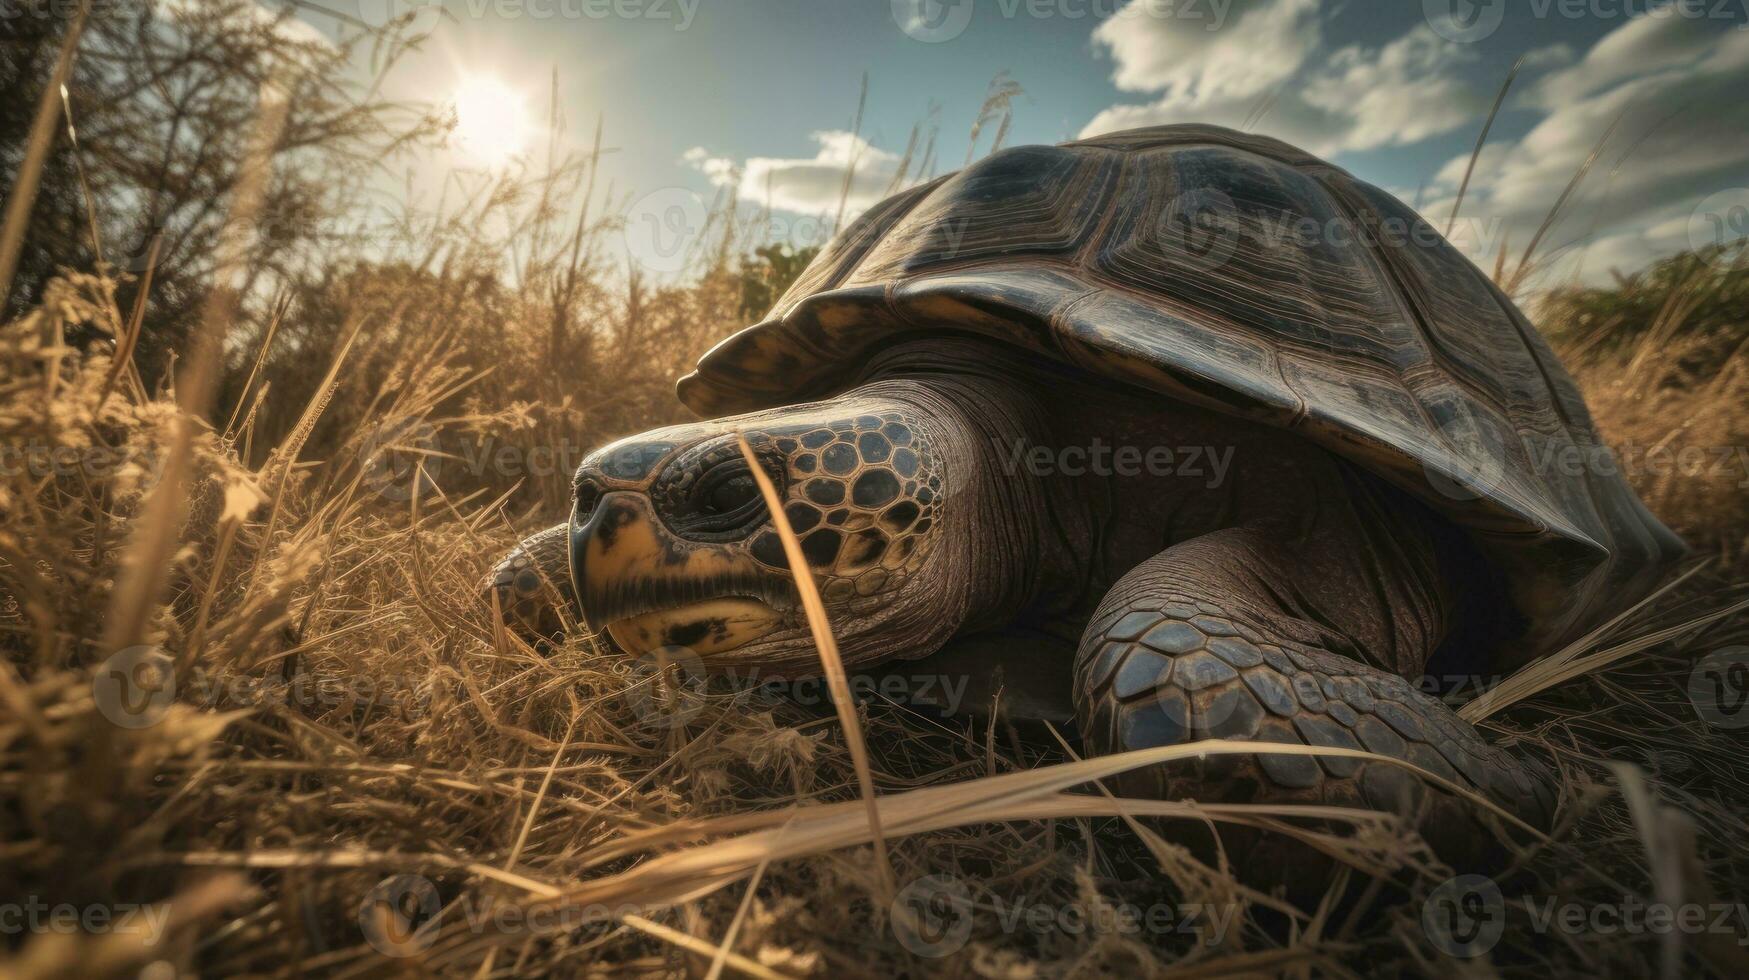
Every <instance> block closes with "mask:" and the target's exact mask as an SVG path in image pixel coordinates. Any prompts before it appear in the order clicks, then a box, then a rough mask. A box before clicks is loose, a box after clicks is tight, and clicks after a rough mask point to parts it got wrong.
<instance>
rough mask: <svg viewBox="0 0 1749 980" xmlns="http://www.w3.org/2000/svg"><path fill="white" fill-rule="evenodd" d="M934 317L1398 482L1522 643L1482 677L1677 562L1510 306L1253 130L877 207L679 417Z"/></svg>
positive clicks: (1626, 598)
mask: <svg viewBox="0 0 1749 980" xmlns="http://www.w3.org/2000/svg"><path fill="white" fill-rule="evenodd" d="M935 331H954V332H960V333H966V334H974V335H979V336H983V337H987V338H993V339H996V340H998V341H1002V342H1006V343H1009V344H1013V345H1015V346H1018V347H1021V348H1024V349H1026V350H1030V351H1033V352H1036V353H1038V354H1042V355H1045V356H1047V357H1050V358H1054V359H1056V360H1058V361H1060V362H1063V363H1066V364H1069V365H1073V366H1075V367H1077V368H1079V369H1081V370H1085V371H1087V372H1089V373H1091V374H1093V375H1095V376H1101V377H1103V378H1106V379H1110V380H1112V381H1114V382H1119V383H1123V384H1126V385H1129V386H1132V387H1134V388H1136V389H1140V391H1141V397H1149V393H1151V394H1152V396H1154V397H1164V398H1165V399H1173V400H1181V401H1185V402H1191V403H1195V404H1198V405H1202V406H1205V407H1209V408H1212V409H1215V410H1217V411H1221V412H1226V413H1230V414H1232V415H1236V416H1241V417H1243V418H1246V419H1251V420H1255V421H1258V422H1263V423H1266V424H1269V425H1274V426H1279V427H1281V428H1283V429H1291V430H1293V431H1295V432H1298V433H1302V434H1303V435H1304V436H1305V438H1307V439H1310V440H1312V441H1313V442H1315V443H1317V444H1319V445H1321V446H1323V447H1325V448H1327V449H1329V450H1330V451H1332V452H1334V453H1337V454H1340V455H1341V456H1343V457H1346V458H1348V459H1349V460H1351V461H1353V462H1355V463H1357V464H1359V465H1360V466H1362V467H1364V468H1366V469H1367V470H1369V471H1371V472H1373V473H1375V474H1378V475H1379V476H1381V477H1383V478H1385V479H1386V480H1389V481H1390V482H1392V483H1394V484H1396V485H1397V486H1400V487H1402V488H1404V489H1405V490H1407V491H1409V492H1410V493H1412V494H1414V495H1415V496H1417V497H1418V498H1420V499H1421V500H1423V501H1425V502H1426V503H1428V504H1429V505H1431V506H1432V507H1433V508H1434V509H1435V510H1436V511H1438V512H1440V513H1442V514H1444V515H1446V517H1447V518H1448V519H1450V520H1452V521H1453V522H1455V523H1457V524H1458V525H1460V526H1461V527H1464V528H1466V529H1467V530H1468V531H1469V532H1470V533H1471V535H1472V537H1473V538H1474V540H1475V541H1476V542H1477V543H1478V545H1479V547H1480V549H1481V550H1482V552H1483V553H1484V554H1485V555H1486V556H1487V558H1488V559H1489V560H1490V561H1491V562H1493V563H1494V564H1495V565H1496V566H1497V567H1498V568H1499V569H1500V570H1501V571H1502V572H1503V573H1504V575H1505V577H1506V581H1507V582H1508V584H1509V591H1510V595H1511V596H1512V598H1513V600H1514V602H1515V603H1516V604H1517V606H1518V608H1519V611H1520V612H1521V613H1522V614H1523V615H1524V618H1525V621H1526V632H1525V634H1524V635H1523V637H1522V638H1521V639H1520V640H1519V641H1518V642H1516V643H1514V644H1511V645H1510V648H1509V649H1502V650H1501V651H1500V652H1499V654H1498V656H1497V657H1496V658H1495V662H1496V664H1499V665H1501V666H1506V667H1510V666H1516V665H1518V664H1520V663H1523V662H1524V661H1526V660H1529V659H1531V658H1532V657H1534V656H1536V655H1537V654H1538V653H1541V652H1543V651H1546V650H1548V649H1549V648H1551V647H1552V646H1554V645H1556V644H1559V643H1562V642H1564V641H1568V640H1571V639H1573V638H1574V637H1576V636H1578V635H1580V634H1582V633H1584V632H1585V631H1587V630H1589V629H1591V628H1592V627H1594V626H1596V625H1597V624H1598V623H1600V622H1601V621H1603V620H1604V619H1605V618H1607V617H1608V616H1609V615H1610V614H1611V613H1612V612H1613V611H1619V610H1620V609H1622V608H1624V607H1625V606H1626V605H1627V604H1629V603H1631V602H1633V601H1635V600H1637V599H1639V598H1641V597H1642V596H1644V595H1645V594H1646V593H1647V592H1649V591H1650V590H1651V588H1652V587H1653V586H1654V585H1655V584H1656V582H1657V580H1658V578H1659V577H1660V575H1661V572H1662V570H1663V569H1664V568H1665V567H1666V566H1667V565H1668V564H1669V563H1670V562H1672V561H1674V560H1675V559H1676V558H1678V557H1680V556H1681V555H1682V554H1683V553H1684V547H1683V545H1682V542H1681V541H1680V540H1679V539H1678V538H1677V537H1676V536H1675V535H1674V534H1673V533H1672V532H1671V531H1670V530H1669V529H1667V528H1665V527H1664V526H1663V525H1662V524H1660V523H1659V522H1658V520H1657V518H1655V517H1653V516H1652V514H1651V513H1650V512H1649V511H1648V510H1647V509H1646V508H1645V506H1644V504H1642V503H1641V502H1640V500H1639V498H1638V497H1637V496H1636V495H1635V494H1634V492H1633V490H1632V489H1631V488H1629V486H1628V485H1627V483H1626V482H1625V481H1624V480H1623V479H1622V477H1621V475H1620V473H1619V470H1618V469H1617V468H1616V467H1614V466H1613V465H1609V457H1607V455H1605V453H1606V451H1605V450H1604V449H1603V444H1602V442H1601V440H1600V439H1599V437H1598V435H1597V431H1596V429H1595V427H1594V426H1593V424H1592V421H1591V418H1590V413H1589V412H1588V410H1587V409H1586V406H1585V402H1584V399H1583V398H1582V397H1581V396H1580V394H1579V390H1578V388H1577V387H1576V386H1575V385H1574V383H1573V380H1572V378H1571V377H1570V376H1569V375H1568V374H1567V372H1566V370H1565V369H1564V368H1562V366H1561V364H1560V362H1559V360H1557V359H1556V357H1555V355H1554V354H1553V353H1552V352H1551V351H1550V349H1549V348H1548V346H1547V344H1545V342H1544V341H1543V339H1542V337H1541V336H1540V335H1538V333H1537V331H1536V329H1535V328H1534V327H1533V326H1531V324H1530V323H1529V322H1528V321H1527V320H1526V319H1525V317H1524V315H1523V314H1522V313H1520V312H1519V310H1518V309H1517V308H1516V307H1515V306H1514V305H1513V303H1512V302H1511V300H1509V299H1508V298H1507V297H1506V296H1505V295H1504V294H1502V293H1501V292H1500V291H1499V290H1498V289H1496V288H1495V286H1494V284H1493V283H1492V282H1491V281H1490V280H1489V279H1488V277H1487V276H1485V275H1484V274H1482V273H1481V272H1480V271H1479V270H1478V269H1477V268H1476V267H1475V266H1474V265H1472V264H1471V263H1470V262H1469V261H1468V260H1467V259H1466V258H1464V257H1463V255H1462V254H1460V253H1459V252H1458V251H1457V249H1455V248H1454V247H1452V245H1451V244H1450V243H1449V242H1448V241H1447V240H1446V239H1445V237H1444V236H1443V235H1441V234H1440V233H1439V232H1438V231H1437V230H1436V229H1434V228H1432V227H1430V226H1429V225H1428V224H1427V223H1426V222H1425V221H1424V220H1423V219H1422V218H1420V217H1419V216H1418V215H1417V214H1416V213H1415V212H1414V211H1413V210H1412V209H1410V208H1409V207H1407V206H1406V205H1404V204H1403V203H1402V202H1401V201H1398V200H1397V199H1396V198H1394V197H1392V196H1391V195H1389V194H1387V193H1385V192H1384V191H1381V190H1379V189H1378V188H1376V187H1373V186H1372V185H1370V184H1367V183H1365V182H1363V181H1360V180H1357V179H1355V178H1354V177H1353V176H1351V175H1350V174H1348V173H1347V172H1345V171H1343V170H1342V169H1340V168H1338V167H1335V166H1333V165H1331V164H1329V163H1326V162H1324V161H1322V160H1319V159H1318V158H1316V157H1313V156H1311V155H1309V154H1307V153H1305V152H1303V151H1300V150H1297V149H1295V148H1293V147H1291V146H1289V145H1287V144H1285V143H1282V142H1279V141H1277V140H1273V139H1269V138H1266V137H1260V136H1253V135H1249V134H1244V133H1238V132H1234V131H1232V130H1227V129H1221V128H1217V127H1211V126H1160V127H1153V128H1148V129H1137V130H1131V131H1128V132H1122V133H1114V134H1111V135H1106V136H1099V137H1095V138H1092V139H1086V140H1080V141H1077V142H1073V143H1067V144H1064V145H1061V146H1023V147H1015V148H1012V149H1008V150H1003V151H1001V152H999V153H994V154H992V155H990V156H989V157H986V158H985V159H984V160H982V161H980V162H978V163H976V164H974V165H972V166H970V167H968V168H966V169H965V170H962V171H959V172H958V173H954V174H949V175H947V176H945V177H942V178H940V179H937V180H934V181H932V182H930V183H927V184H924V185H922V186H919V187H915V188H912V189H910V190H907V191H904V192H902V193H899V194H897V195H894V196H893V197H890V198H888V199H887V200H885V201H883V202H881V203H880V204H878V205H876V206H874V207H873V208H871V209H870V210H869V211H868V212H867V213H865V214H864V215H863V216H862V217H861V218H860V219H859V220H858V221H856V222H855V223H854V224H853V225H851V226H850V227H849V228H847V229H846V231H845V232H844V233H843V234H842V235H840V236H839V237H838V238H836V239H835V240H834V241H833V242H832V243H831V244H830V245H829V246H827V247H826V248H825V249H823V250H822V252H821V254H820V255H819V256H818V257H817V258H816V259H815V260H814V261H813V263H812V264H811V265H809V266H808V268H807V269H806V270H805V271H804V272H803V273H802V275H801V276H800V278H799V279H798V280H797V281H796V283H795V284H794V285H793V286H792V287H791V288H790V290H789V291H788V292H787V293H785V295H784V297H783V298H782V299H781V300H779V301H778V303H777V306H776V308H775V309H774V310H773V311H772V313H771V315H770V317H769V318H768V319H766V320H765V321H764V322H762V323H759V324H757V325H755V326H752V327H748V328H747V329H745V330H742V331H741V332H739V333H736V334H735V335H733V336H731V337H729V338H728V339H726V340H724V341H723V342H722V343H720V344H718V345H717V346H716V347H715V348H714V349H713V350H711V351H710V352H709V353H707V354H706V355H705V356H704V357H703V358H701V359H700V360H699V363H698V368H697V370H696V371H695V372H694V373H692V374H690V375H687V376H686V377H685V378H683V379H681V381H680V385H679V394H680V397H681V400H682V401H684V402H685V403H686V405H687V406H688V407H689V408H691V409H692V410H693V411H695V412H698V413H699V414H700V415H703V416H715V415H724V414H733V413H739V412H747V411H753V410H756V409H762V408H769V407H773V406H778V405H783V404H788V403H792V402H796V401H803V400H810V399H815V398H820V397H824V396H826V395H829V394H831V393H832V392H834V391H835V390H837V389H839V388H841V387H843V386H844V385H845V384H848V383H850V382H852V381H854V380H855V376H856V373H857V370H858V368H859V366H860V365H862V364H864V363H865V362H866V359H867V356H868V355H869V353H870V352H871V351H872V350H874V349H876V348H878V347H880V346H882V345H886V344H889V343H892V342H894V341H895V340H897V339H913V338H916V337H917V336H918V335H919V334H920V333H924V334H927V333H929V332H935ZM1162 406H1163V407H1164V406H1165V402H1162Z"/></svg>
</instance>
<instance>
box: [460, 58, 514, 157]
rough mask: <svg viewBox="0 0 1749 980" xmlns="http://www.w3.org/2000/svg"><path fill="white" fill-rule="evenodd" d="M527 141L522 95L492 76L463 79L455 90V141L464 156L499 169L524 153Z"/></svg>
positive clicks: (475, 76)
mask: <svg viewBox="0 0 1749 980" xmlns="http://www.w3.org/2000/svg"><path fill="white" fill-rule="evenodd" d="M527 138H528V120H527V117H526V114H525V111H524V109H523V104H522V96H520V95H518V94H517V93H516V91H515V90H514V89H512V88H511V87H510V86H508V85H506V84H504V83H503V82H502V81H500V80H499V79H497V78H493V77H492V76H490V75H474V76H466V77H463V79H462V80H461V83H460V84H459V85H457V86H456V90H455V141H456V146H457V147H458V148H459V149H460V150H461V151H462V152H463V153H466V154H467V155H468V156H469V157H472V158H473V159H475V160H477V161H479V162H480V163H483V164H486V165H487V166H492V167H496V166H500V165H502V164H505V163H508V162H509V161H510V158H512V157H514V156H515V155H516V154H517V153H519V152H521V151H522V146H523V143H524V141H526V140H527Z"/></svg>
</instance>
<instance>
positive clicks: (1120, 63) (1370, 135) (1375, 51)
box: [1082, 0, 1485, 154]
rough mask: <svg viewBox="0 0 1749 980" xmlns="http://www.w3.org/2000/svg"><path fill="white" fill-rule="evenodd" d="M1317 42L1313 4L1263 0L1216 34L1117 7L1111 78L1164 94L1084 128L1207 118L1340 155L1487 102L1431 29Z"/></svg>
mask: <svg viewBox="0 0 1749 980" xmlns="http://www.w3.org/2000/svg"><path fill="white" fill-rule="evenodd" d="M1128 9H1129V8H1127V7H1126V8H1125V10H1128ZM1113 25H1123V26H1122V28H1121V29H1113ZM1140 25H1147V26H1148V27H1149V28H1150V29H1148V30H1143V29H1140ZM1320 38H1321V34H1320V31H1319V29H1318V19H1317V2H1316V0H1262V2H1259V3H1257V4H1255V5H1253V6H1252V7H1251V8H1250V9H1249V10H1247V11H1246V12H1245V14H1244V15H1243V16H1241V17H1239V18H1238V19H1237V20H1234V21H1231V22H1230V23H1229V24H1228V25H1227V26H1226V27H1225V28H1224V29H1223V30H1221V31H1213V32H1203V31H1196V30H1185V29H1184V28H1183V27H1182V26H1177V27H1174V25H1173V24H1172V22H1171V21H1170V20H1164V21H1153V20H1149V19H1147V18H1146V17H1141V18H1137V17H1127V16H1124V15H1123V14H1121V13H1120V14H1119V15H1118V16H1117V17H1114V18H1113V19H1111V20H1108V21H1106V22H1105V23H1104V24H1101V25H1100V27H1099V29H1098V30H1096V31H1095V32H1094V39H1095V41H1096V42H1098V43H1101V44H1103V45H1105V46H1106V47H1107V48H1109V49H1110V51H1111V54H1112V57H1113V58H1114V60H1115V66H1114V69H1113V75H1112V78H1113V81H1114V82H1115V83H1116V84H1117V86H1118V87H1119V88H1123V89H1128V90H1131V91H1155V92H1158V93H1159V95H1158V97H1157V98H1156V99H1155V101H1153V102H1151V103H1146V104H1141V105H1136V104H1129V105H1117V106H1112V107H1111V108H1109V109H1106V110H1104V111H1102V112H1100V113H1099V114H1098V115H1096V116H1095V117H1094V118H1093V120H1092V121H1091V122H1089V123H1088V124H1087V126H1086V127H1085V128H1083V130H1082V135H1083V136H1093V135H1097V134H1099V133H1106V132H1112V131H1115V130H1120V129H1130V128H1133V127H1136V126H1150V125H1159V124H1163V123H1174V122H1206V123H1215V124H1218V125H1224V126H1232V127H1235V128H1242V129H1253V130H1256V131H1258V132H1263V133H1268V134H1270V135H1272V136H1278V137H1280V138H1282V139H1285V140H1287V141H1289V142H1291V143H1295V144H1298V145H1300V146H1303V147H1305V148H1306V149H1307V150H1309V151H1311V152H1313V153H1320V154H1332V153H1337V152H1341V151H1343V150H1367V149H1374V148H1377V147H1382V146H1395V145H1401V144H1406V143H1414V142H1417V141H1419V140H1422V139H1425V138H1427V137H1429V136H1436V135H1439V134H1441V133H1445V132H1449V131H1450V130H1452V129H1455V128H1457V127H1458V126H1461V125H1463V124H1464V123H1465V122H1467V121H1469V120H1471V119H1472V118H1474V117H1475V116H1477V115H1478V114H1479V113H1480V111H1481V110H1482V108H1483V107H1484V102H1485V98H1484V96H1483V95H1482V94H1481V93H1479V92H1477V91H1476V90H1475V88H1474V86H1473V85H1472V84H1471V83H1470V82H1468V81H1467V80H1466V79H1465V78H1464V76H1463V72H1462V68H1463V67H1464V66H1465V65H1466V64H1468V63H1470V62H1472V61H1474V60H1475V54H1474V52H1472V51H1470V50H1469V49H1467V48H1465V47H1464V46H1462V45H1457V44H1453V43H1451V42H1449V41H1445V40H1443V39H1442V38H1440V37H1439V36H1438V35H1436V34H1434V33H1433V31H1432V30H1430V29H1429V28H1427V27H1426V26H1425V25H1422V26H1420V27H1417V28H1416V29H1414V30H1412V31H1410V32H1409V33H1407V34H1405V35H1403V36H1402V37H1400V38H1398V39H1396V40H1394V41H1392V42H1390V43H1389V44H1386V45H1384V46H1383V47H1379V48H1367V47H1363V46H1360V45H1350V46H1348V47H1345V48H1342V49H1340V50H1338V51H1335V52H1333V53H1331V54H1330V55H1328V56H1326V57H1323V58H1311V57H1310V55H1312V54H1313V53H1314V52H1315V51H1316V49H1317V48H1318V46H1319V44H1320ZM1223 72H1225V73H1231V75H1230V77H1226V78H1224V79H1222V78H1220V77H1219V76H1218V73H1223Z"/></svg>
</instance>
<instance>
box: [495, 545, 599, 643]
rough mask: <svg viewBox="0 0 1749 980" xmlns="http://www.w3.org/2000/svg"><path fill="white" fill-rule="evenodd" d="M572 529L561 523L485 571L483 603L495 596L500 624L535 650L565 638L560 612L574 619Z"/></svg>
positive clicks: (574, 595) (575, 604)
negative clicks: (566, 612)
mask: <svg viewBox="0 0 1749 980" xmlns="http://www.w3.org/2000/svg"><path fill="white" fill-rule="evenodd" d="M569 550H570V525H569V524H559V525H556V526H554V527H549V528H547V529H546V530H545V531H542V532H540V533H539V534H536V535H533V536H532V537H529V538H525V539H524V540H523V542H522V543H521V544H519V545H517V546H516V547H515V548H514V549H512V550H511V552H510V554H508V555H505V556H504V558H503V560H501V561H500V562H498V564H496V565H494V566H492V570H491V571H490V572H488V573H486V580H485V582H484V583H482V586H481V590H482V592H483V593H484V594H485V595H486V597H487V598H486V601H487V602H490V601H491V596H492V593H496V594H497V597H498V609H499V612H500V614H501V615H502V616H503V617H504V624H505V625H506V626H509V627H510V628H511V629H512V630H514V631H515V632H516V633H517V635H519V636H521V637H522V638H523V639H525V640H527V641H528V642H529V643H530V644H531V645H533V646H535V647H536V648H542V647H544V646H545V645H546V644H548V643H549V642H552V641H556V640H558V639H559V638H560V637H561V636H563V635H564V632H565V626H564V619H563V618H562V617H561V616H560V613H559V610H560V609H561V608H564V609H568V610H571V614H570V615H571V616H572V617H573V618H574V617H575V615H576V612H575V610H576V608H577V599H576V594H575V593H574V592H573V591H572V587H571V562H570V558H569Z"/></svg>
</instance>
